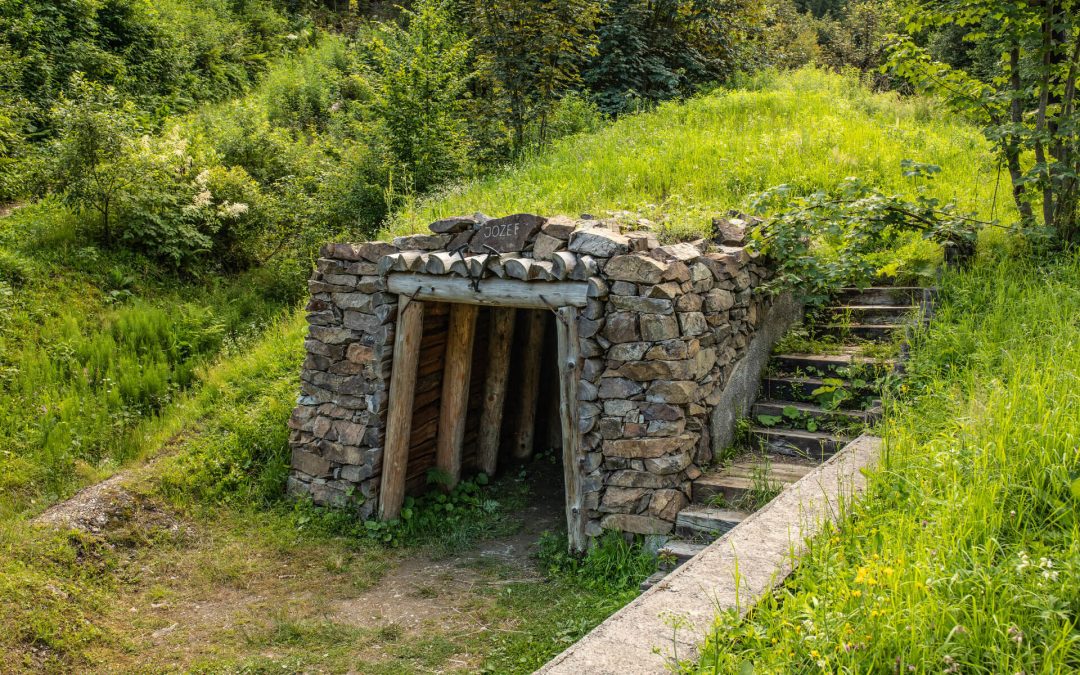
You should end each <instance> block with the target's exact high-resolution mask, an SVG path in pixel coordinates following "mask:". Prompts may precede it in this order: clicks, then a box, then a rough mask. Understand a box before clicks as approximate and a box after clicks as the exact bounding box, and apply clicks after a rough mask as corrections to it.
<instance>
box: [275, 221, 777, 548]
mask: <svg viewBox="0 0 1080 675" xmlns="http://www.w3.org/2000/svg"><path fill="white" fill-rule="evenodd" d="M714 225H715V227H714V233H715V234H714V237H713V238H712V239H710V240H699V241H694V242H683V243H676V244H670V245H665V246H661V245H659V243H658V242H657V240H656V239H655V237H654V235H653V234H651V233H649V232H647V231H623V229H622V227H620V225H618V224H617V223H615V222H614V221H601V220H594V219H590V218H581V219H570V218H566V217H561V216H557V217H554V218H549V219H545V218H541V217H538V216H534V215H530V214H517V215H514V216H508V217H506V218H499V219H494V220H492V219H488V218H486V217H484V216H482V215H480V214H477V215H476V216H469V217H458V218H449V219H444V220H440V221H438V222H436V223H433V224H432V225H431V227H430V229H431V234H420V235H413V236H408V237H399V238H397V239H395V240H394V241H393V242H392V243H386V242H370V243H363V244H330V245H327V246H325V247H324V248H323V250H322V257H321V258H320V259H319V261H318V266H317V269H316V271H315V273H314V275H313V276H312V279H311V281H310V283H309V287H310V291H311V300H310V302H309V304H308V312H309V314H308V316H309V321H310V323H311V327H310V330H309V335H308V339H307V341H306V343H305V346H306V349H307V359H306V361H305V362H304V369H303V373H302V376H301V380H302V384H301V395H300V398H299V400H298V403H297V407H296V409H295V411H294V413H293V416H292V418H291V420H290V426H291V429H292V433H291V437H290V440H291V446H292V453H293V454H292V471H291V475H290V477H289V485H288V489H289V492H290V493H292V494H294V495H303V496H308V497H310V498H311V499H312V500H313V501H315V502H316V503H318V504H328V505H335V506H349V507H352V508H355V509H356V510H357V511H358V513H359V515H361V516H363V517H368V516H371V515H372V514H373V512H374V508H375V506H376V503H377V496H378V484H379V477H380V470H381V461H382V448H383V444H384V442H385V425H386V412H387V411H386V405H387V398H388V393H389V392H388V389H389V382H390V369H391V362H392V358H393V354H392V351H393V344H394V324H395V318H396V313H397V307H398V297H397V296H396V295H394V294H391V293H389V292H387V278H388V276H389V275H392V274H409V273H423V274H435V275H450V276H460V277H467V278H470V279H475V278H478V277H481V276H493V277H502V278H507V279H518V280H521V281H528V282H532V283H535V284H536V291H537V293H542V292H543V284H544V282H549V281H565V280H576V281H583V282H588V284H589V299H588V304H587V305H586V306H585V307H583V308H582V309H581V310H580V312H579V313H578V335H579V341H580V345H579V346H580V351H581V354H582V359H583V360H582V363H581V380H580V382H579V388H578V391H579V413H580V415H579V418H580V426H579V430H580V432H581V434H582V457H581V458H580V467H581V471H582V472H583V482H582V488H583V494H584V507H585V515H586V517H587V525H586V532H587V533H588V534H590V535H597V534H599V533H600V532H601V531H602V530H603V529H605V528H612V529H618V530H622V531H626V532H634V533H642V534H666V533H668V532H670V531H671V530H672V529H673V524H674V521H675V516H676V514H677V513H678V512H679V511H680V510H681V509H682V508H683V507H684V506H685V505H687V504H688V503H689V501H690V498H691V490H692V481H693V480H694V479H695V478H696V477H697V476H699V475H700V473H701V471H700V468H699V467H701V466H703V465H705V464H708V463H709V462H710V461H711V459H712V457H713V448H712V444H711V438H712V436H713V435H714V434H713V433H712V431H711V430H710V428H709V420H710V412H711V408H712V407H713V406H716V405H717V404H718V402H719V401H720V400H721V398H722V397H721V393H722V391H723V389H724V385H725V383H726V382H727V379H728V377H729V376H730V374H731V372H732V368H733V367H734V365H735V364H736V363H737V362H738V361H739V359H740V358H741V357H742V356H743V355H744V354H745V352H746V350H747V347H748V346H749V344H750V341H751V339H752V338H753V336H754V334H755V332H756V331H757V330H758V328H759V325H760V323H761V322H762V321H763V319H764V316H765V314H766V312H767V310H768V308H769V305H770V303H771V300H770V298H769V297H768V296H766V295H764V294H761V293H755V288H756V287H758V286H759V285H760V284H761V283H762V282H763V281H764V280H765V279H766V276H767V268H766V266H765V265H764V264H762V263H761V262H760V261H758V260H756V259H755V258H754V257H753V256H752V255H751V254H750V253H748V251H747V250H746V249H745V247H744V246H743V244H744V233H743V227H744V225H745V222H744V221H740V220H738V219H726V220H719V221H716V222H715V223H714Z"/></svg>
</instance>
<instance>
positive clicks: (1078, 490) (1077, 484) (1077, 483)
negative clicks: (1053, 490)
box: [1069, 478, 1080, 501]
mask: <svg viewBox="0 0 1080 675" xmlns="http://www.w3.org/2000/svg"><path fill="white" fill-rule="evenodd" d="M1069 492H1071V493H1072V498H1073V499H1075V500H1077V501H1080V478H1077V479H1076V480H1074V481H1073V482H1072V484H1071V485H1069Z"/></svg>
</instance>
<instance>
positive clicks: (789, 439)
mask: <svg viewBox="0 0 1080 675" xmlns="http://www.w3.org/2000/svg"><path fill="white" fill-rule="evenodd" d="M750 440H751V443H752V444H753V445H754V446H755V447H756V448H757V449H758V450H761V451H762V452H772V453H776V454H778V455H787V456H791V457H801V458H804V459H808V460H812V461H816V462H822V461H825V460H826V459H828V458H829V457H832V456H833V455H835V454H836V453H837V452H839V451H840V449H841V448H843V447H844V446H845V445H847V444H848V443H849V442H850V441H851V439H850V438H843V437H838V436H834V435H833V434H828V433H823V432H820V431H800V430H797V429H768V428H765V427H754V428H752V429H751V430H750Z"/></svg>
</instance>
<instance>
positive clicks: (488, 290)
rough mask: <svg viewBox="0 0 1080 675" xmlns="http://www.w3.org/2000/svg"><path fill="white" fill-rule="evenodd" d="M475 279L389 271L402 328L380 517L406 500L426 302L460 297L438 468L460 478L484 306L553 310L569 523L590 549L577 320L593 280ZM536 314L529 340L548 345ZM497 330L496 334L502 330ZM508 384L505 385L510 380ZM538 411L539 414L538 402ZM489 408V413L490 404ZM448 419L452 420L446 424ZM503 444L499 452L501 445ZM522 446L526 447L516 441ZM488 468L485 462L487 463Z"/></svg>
mask: <svg viewBox="0 0 1080 675" xmlns="http://www.w3.org/2000/svg"><path fill="white" fill-rule="evenodd" d="M473 283H474V281H473V280H471V279H466V278H464V277H439V276H431V275H424V274H391V275H389V276H388V277H387V290H388V291H389V292H391V293H397V294H398V295H399V296H401V297H400V298H399V299H398V322H397V332H396V334H395V336H394V357H393V366H392V372H391V376H390V398H389V410H388V413H387V423H386V445H385V448H384V451H383V452H384V454H383V472H382V479H381V484H380V491H379V518H380V519H382V520H391V519H393V518H397V517H398V516H399V515H400V513H401V506H402V503H403V501H404V495H405V472H406V469H407V466H408V461H409V456H408V455H409V440H410V436H411V431H412V415H413V401H414V396H415V389H416V373H417V361H418V359H419V349H420V339H421V336H422V333H423V302H422V301H424V300H432V301H438V302H449V303H455V306H454V308H453V309H452V310H451V319H450V322H451V326H450V334H449V336H448V340H447V356H446V370H445V371H444V380H443V399H442V403H441V411H440V420H439V437H438V441H437V449H436V456H437V464H438V466H439V467H440V468H442V469H443V470H444V471H447V473H448V474H449V475H450V477H451V479H452V481H453V482H454V483H456V482H457V480H458V479H459V477H460V472H461V444H462V438H463V436H464V430H465V410H466V406H467V403H468V387H469V380H470V374H471V367H472V344H473V338H474V334H475V327H476V306H488V307H499V308H523V309H533V310H537V309H550V310H554V313H555V316H556V318H557V319H558V322H557V329H558V333H557V337H558V363H559V394H560V396H559V421H560V426H561V427H562V446H563V479H564V482H565V489H566V527H567V533H568V537H569V543H570V548H571V550H574V551H584V550H585V547H586V543H587V537H586V535H585V524H586V521H585V509H584V493H583V476H582V467H583V465H584V459H585V458H584V455H583V453H582V440H581V433H580V429H579V427H578V416H579V412H578V387H579V382H580V380H581V346H580V343H579V341H578V328H577V319H578V308H580V307H584V306H585V304H586V301H587V298H588V284H587V283H585V282H532V283H530V282H526V281H517V280H510V279H485V280H481V281H479V282H475V283H477V284H478V288H476V289H474V288H473ZM467 308H468V309H467ZM470 309H471V311H470ZM533 314H535V315H536V317H535V318H532V317H530V320H529V323H530V330H529V341H530V343H532V342H533V341H534V339H536V340H539V341H540V344H542V340H543V330H542V329H543V321H542V315H541V314H540V313H539V312H533ZM492 334H493V336H494V335H495V331H494V329H493V333H492ZM533 336H537V337H536V338H534V337H533ZM452 345H453V347H452ZM532 351H533V352H538V351H539V348H538V347H536V348H534V349H533V350H532ZM530 355H531V354H530ZM496 384H497V383H496ZM485 385H486V383H485ZM448 387H449V390H448V389H447V388H448ZM503 388H504V389H505V385H504V387H503ZM533 388H535V386H534V387H533ZM486 390H487V388H486V386H485V391H486ZM448 401H449V402H448ZM532 412H533V417H534V418H535V406H533V411H532ZM485 413H487V403H486V402H485ZM444 420H446V421H445V424H446V427H445V428H444ZM489 429H490V424H489ZM519 429H520V427H519ZM531 431H532V430H531V429H530V432H531ZM516 440H517V439H515V441H516ZM489 442H490V441H489ZM495 448H496V453H497V448H498V446H497V444H496V445H495ZM515 450H519V449H518V448H517V447H515ZM480 458H481V462H484V461H488V462H490V459H488V458H486V455H481V456H480ZM486 466H487V465H485V466H484V468H485V469H486Z"/></svg>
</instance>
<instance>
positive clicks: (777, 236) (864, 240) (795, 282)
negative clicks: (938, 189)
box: [750, 160, 980, 303]
mask: <svg viewBox="0 0 1080 675" xmlns="http://www.w3.org/2000/svg"><path fill="white" fill-rule="evenodd" d="M903 165H904V175H905V176H909V177H912V178H914V179H915V180H919V179H922V181H923V183H922V184H920V185H919V186H918V188H917V196H916V197H915V199H906V198H904V197H902V196H900V195H885V194H883V193H881V192H880V191H879V190H876V189H874V188H872V187H870V186H869V185H867V184H866V183H865V182H863V181H862V180H859V179H857V178H848V179H847V180H845V181H844V182H842V183H841V184H840V185H839V186H838V188H837V189H836V190H835V192H825V191H818V192H815V193H814V194H812V195H809V196H805V197H804V196H797V195H793V194H792V190H791V188H790V187H789V186H787V185H781V186H778V187H775V188H772V189H770V190H766V191H765V192H762V193H760V194H757V195H754V196H752V197H751V199H750V204H751V206H752V208H753V209H754V211H755V212H757V213H759V214H765V213H771V215H770V216H769V218H768V219H767V220H766V221H765V222H764V223H762V224H761V225H760V226H759V227H757V228H755V229H754V231H753V236H754V239H753V244H754V245H755V247H756V248H757V250H759V251H761V252H763V253H765V254H766V255H767V256H769V260H770V263H771V265H772V267H773V276H772V278H771V279H770V280H769V282H768V283H767V284H766V285H765V286H764V287H765V288H767V289H769V290H771V291H773V292H778V291H793V292H796V293H798V294H799V295H800V296H801V297H803V298H804V299H805V300H806V301H807V302H810V303H820V302H824V301H826V300H828V299H829V297H830V295H831V294H832V293H833V292H834V291H836V290H838V289H839V288H841V287H843V286H851V285H858V286H864V285H866V284H868V283H869V282H870V280H871V279H872V277H873V276H874V274H875V273H876V272H877V269H878V268H877V265H875V263H876V262H879V261H880V258H879V256H878V255H875V254H881V253H883V252H885V251H890V250H891V249H894V248H896V247H898V245H899V244H901V243H902V242H904V241H905V239H908V238H910V237H908V236H907V235H910V234H911V233H913V232H917V233H920V234H921V235H922V236H923V237H924V238H926V239H927V240H929V241H932V242H934V243H936V244H940V245H941V246H943V247H944V248H945V250H946V259H948V260H957V261H959V260H963V259H967V258H970V257H971V256H972V255H973V254H974V253H975V243H976V238H977V235H978V226H979V225H980V223H979V222H978V221H976V220H975V219H973V218H972V217H970V216H968V215H965V214H962V213H959V212H958V211H957V207H956V202H955V200H953V201H949V202H948V203H945V204H942V203H941V202H940V201H939V200H938V199H937V198H935V197H932V196H930V195H929V191H928V189H927V185H926V184H925V183H926V182H928V181H929V180H931V179H932V178H933V176H934V174H935V173H937V172H938V171H940V168H939V167H937V166H933V165H927V164H919V163H917V162H911V161H910V160H904V162H903Z"/></svg>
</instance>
